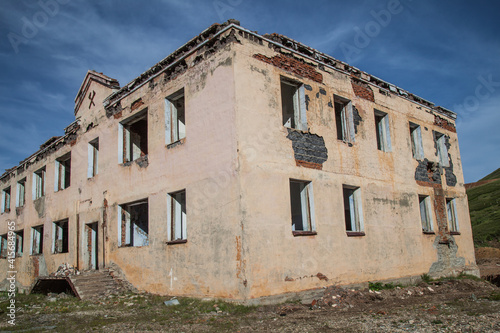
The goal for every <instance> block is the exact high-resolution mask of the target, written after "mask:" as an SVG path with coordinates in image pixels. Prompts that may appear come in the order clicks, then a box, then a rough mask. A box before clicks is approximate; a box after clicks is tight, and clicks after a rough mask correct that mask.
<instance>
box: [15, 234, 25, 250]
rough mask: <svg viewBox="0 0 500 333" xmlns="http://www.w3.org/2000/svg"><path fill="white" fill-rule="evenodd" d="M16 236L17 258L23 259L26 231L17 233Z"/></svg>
mask: <svg viewBox="0 0 500 333" xmlns="http://www.w3.org/2000/svg"><path fill="white" fill-rule="evenodd" d="M15 234H16V256H18V257H22V255H23V248H24V246H23V239H24V230H19V231H16V232H15Z"/></svg>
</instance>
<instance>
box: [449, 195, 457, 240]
mask: <svg viewBox="0 0 500 333" xmlns="http://www.w3.org/2000/svg"><path fill="white" fill-rule="evenodd" d="M446 219H447V221H448V227H449V230H450V233H451V234H452V235H460V227H459V224H458V216H457V203H456V198H446Z"/></svg>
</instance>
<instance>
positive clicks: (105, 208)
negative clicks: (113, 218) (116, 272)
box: [102, 198, 108, 268]
mask: <svg viewBox="0 0 500 333" xmlns="http://www.w3.org/2000/svg"><path fill="white" fill-rule="evenodd" d="M107 221H108V200H107V199H106V198H104V202H103V205H102V267H103V268H104V267H106V239H107V234H106V231H107Z"/></svg>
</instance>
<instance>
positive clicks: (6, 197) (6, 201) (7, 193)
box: [1, 186, 12, 214]
mask: <svg viewBox="0 0 500 333" xmlns="http://www.w3.org/2000/svg"><path fill="white" fill-rule="evenodd" d="M11 194H12V187H11V186H7V187H6V188H4V189H3V190H2V209H1V213H2V214H3V213H10V205H11V198H12V196H11Z"/></svg>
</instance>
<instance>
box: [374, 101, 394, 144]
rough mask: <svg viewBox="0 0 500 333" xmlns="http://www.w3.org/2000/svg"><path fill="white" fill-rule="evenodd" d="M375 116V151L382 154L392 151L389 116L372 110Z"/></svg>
mask: <svg viewBox="0 0 500 333" xmlns="http://www.w3.org/2000/svg"><path fill="white" fill-rule="evenodd" d="M374 115H375V135H376V139H377V149H378V150H380V151H383V152H386V153H388V152H391V151H392V143H391V129H390V121H389V114H388V113H386V112H383V111H380V110H377V109H374Z"/></svg>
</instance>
